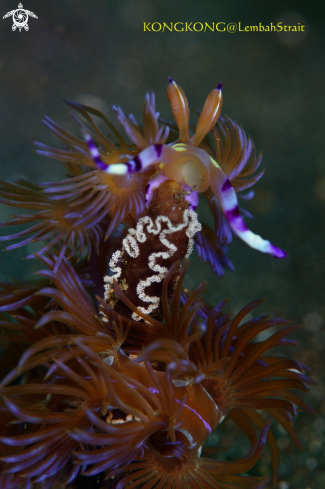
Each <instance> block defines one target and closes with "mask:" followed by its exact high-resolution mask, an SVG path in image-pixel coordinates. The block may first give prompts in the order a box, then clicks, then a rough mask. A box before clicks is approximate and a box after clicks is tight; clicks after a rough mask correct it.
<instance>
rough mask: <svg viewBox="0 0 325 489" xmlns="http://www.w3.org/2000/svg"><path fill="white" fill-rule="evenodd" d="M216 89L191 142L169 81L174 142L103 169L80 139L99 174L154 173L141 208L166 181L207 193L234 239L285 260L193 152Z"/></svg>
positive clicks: (207, 159) (215, 104) (221, 177)
mask: <svg viewBox="0 0 325 489" xmlns="http://www.w3.org/2000/svg"><path fill="white" fill-rule="evenodd" d="M221 86H222V85H221V84H219V85H218V87H217V88H216V89H214V90H212V92H210V94H209V95H208V98H207V100H206V102H205V105H204V107H203V110H202V112H201V114H200V116H199V120H198V123H197V126H196V131H195V133H194V134H193V135H192V137H189V130H188V127H189V108H188V103H187V99H186V97H185V94H184V92H183V90H182V89H181V88H180V87H179V86H178V85H177V84H176V83H175V82H174V81H173V80H171V79H170V80H169V84H168V87H167V95H168V98H169V101H170V103H171V108H172V111H173V115H174V117H175V120H176V123H177V126H178V129H179V138H178V140H177V141H176V142H173V143H171V144H169V145H168V144H152V145H150V146H148V147H146V148H145V149H143V150H142V151H141V152H140V153H139V154H137V155H136V156H135V157H133V158H132V157H130V156H129V159H128V160H127V161H125V162H122V163H121V162H116V163H115V164H114V163H113V164H107V163H105V162H104V161H103V160H102V159H101V156H100V153H99V150H98V149H97V147H96V145H95V144H94V142H93V140H92V138H91V136H90V135H89V134H88V133H86V134H85V139H86V142H87V144H88V147H89V150H90V154H91V157H92V159H93V161H94V163H95V164H96V166H97V167H98V168H99V169H100V170H101V171H103V172H105V173H107V174H110V175H131V174H134V173H138V172H144V171H147V170H148V169H149V168H152V169H154V170H155V173H154V174H153V176H152V177H151V178H150V180H149V182H148V185H147V190H146V195H147V204H148V203H150V198H151V195H152V189H155V188H157V186H159V185H160V184H161V183H162V182H163V181H166V180H174V181H176V182H178V183H179V184H182V185H184V186H185V188H190V189H191V190H192V191H194V192H199V193H203V192H206V191H207V190H208V189H209V188H211V191H212V193H213V195H214V198H216V199H217V200H218V202H219V204H220V207H221V209H222V211H223V214H224V216H225V217H226V219H227V221H228V223H229V225H230V227H231V229H232V231H233V232H234V233H235V234H236V235H237V236H239V237H240V238H241V239H242V240H243V241H245V242H246V243H247V244H248V245H249V246H251V247H252V248H255V249H257V250H259V251H261V252H263V253H270V254H271V255H273V256H275V257H276V258H284V257H285V256H286V253H285V252H284V251H282V250H281V249H280V248H278V247H276V246H274V245H273V244H272V243H270V241H267V240H265V239H263V238H261V236H258V235H256V234H254V233H253V232H252V231H250V230H249V229H248V227H247V226H246V224H245V222H244V220H243V218H242V217H241V214H240V211H239V207H238V200H237V196H236V192H235V189H234V187H233V185H232V184H231V182H230V180H229V178H228V176H227V175H226V173H225V172H224V171H223V170H222V168H221V167H220V166H219V164H218V163H217V161H215V159H214V158H212V156H211V155H210V154H208V152H207V151H205V150H204V149H202V148H200V147H198V146H199V145H200V143H201V142H202V140H203V139H204V137H205V136H206V134H207V133H208V132H209V131H210V130H211V129H212V128H213V127H214V126H215V124H216V122H217V120H218V118H219V115H220V112H221V106H222V92H221ZM116 111H118V109H116Z"/></svg>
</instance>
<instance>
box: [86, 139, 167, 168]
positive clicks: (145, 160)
mask: <svg viewBox="0 0 325 489" xmlns="http://www.w3.org/2000/svg"><path fill="white" fill-rule="evenodd" d="M85 140H86V143H87V145H88V148H89V152H90V156H91V158H92V160H93V162H94V163H95V165H96V166H97V168H98V169H99V170H101V171H103V172H105V173H108V174H110V175H128V174H130V173H136V172H139V171H141V170H144V169H147V168H148V167H149V166H152V165H154V164H156V163H159V162H160V161H161V160H162V158H161V157H162V153H163V149H164V145H163V144H154V145H152V146H149V147H148V148H146V149H144V150H143V151H141V153H139V154H138V155H137V156H135V157H134V158H133V159H132V160H129V161H127V162H126V163H114V164H109V165H107V164H106V163H104V161H103V160H102V159H101V157H100V153H99V151H98V148H97V146H96V145H95V143H94V141H93V139H92V138H91V136H90V135H89V134H87V133H85Z"/></svg>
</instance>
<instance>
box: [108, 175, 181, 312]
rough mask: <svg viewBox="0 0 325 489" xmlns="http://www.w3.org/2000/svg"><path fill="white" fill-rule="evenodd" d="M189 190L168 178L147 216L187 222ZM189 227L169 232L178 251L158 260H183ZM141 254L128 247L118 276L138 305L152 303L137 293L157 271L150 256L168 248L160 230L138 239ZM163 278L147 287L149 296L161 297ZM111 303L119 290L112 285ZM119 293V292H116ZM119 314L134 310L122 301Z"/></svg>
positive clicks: (168, 262) (169, 263) (174, 279)
mask: <svg viewBox="0 0 325 489" xmlns="http://www.w3.org/2000/svg"><path fill="white" fill-rule="evenodd" d="M188 194H189V192H187V191H186V190H184V188H182V187H181V185H179V184H178V183H177V182H174V181H172V180H168V181H167V182H165V183H163V184H162V185H160V186H159V187H158V189H157V190H156V191H155V193H154V196H153V199H152V202H151V204H150V206H149V209H148V212H147V214H146V215H147V216H148V217H149V218H151V220H152V222H153V223H155V222H156V219H157V218H158V217H159V216H167V217H168V218H169V220H170V222H171V223H172V225H173V226H174V227H176V226H178V225H179V224H181V223H182V222H183V219H184V217H183V216H184V211H185V210H186V209H188V207H189V202H188V201H187V200H186V197H187V196H188ZM164 229H167V225H166V223H163V224H162V230H164ZM186 231H187V227H186V226H185V227H183V229H181V230H180V231H176V232H173V233H172V234H168V241H169V242H170V243H172V244H173V245H174V246H175V247H176V251H175V252H174V253H173V254H172V256H170V258H167V259H162V258H160V257H159V258H157V264H158V265H161V266H163V267H166V268H167V269H168V270H169V269H170V268H171V266H172V265H173V264H174V263H175V262H176V261H179V260H182V259H183V258H184V257H185V255H186V254H187V250H188V244H189V238H188V236H187V234H186ZM138 245H139V255H138V256H137V257H136V258H133V257H131V256H130V255H128V254H127V253H126V252H125V251H124V253H123V256H122V260H121V263H120V266H121V269H122V272H121V276H120V278H119V280H118V282H119V284H120V286H121V288H122V290H123V291H124V293H125V295H126V296H127V297H128V298H129V299H130V300H131V301H132V303H133V304H135V305H136V306H137V307H139V306H143V307H147V306H148V304H147V303H146V302H144V301H142V300H141V299H140V298H139V297H138V294H137V284H138V283H139V282H140V281H141V280H146V279H147V278H148V276H152V275H155V272H154V271H153V270H152V269H150V268H149V265H148V260H149V256H150V255H151V254H152V253H160V252H168V248H167V247H166V246H165V245H164V244H163V243H162V242H161V241H160V240H159V239H157V234H153V233H146V241H145V242H144V243H138ZM178 275H179V273H178V272H176V273H175V274H174V276H173V277H172V279H171V281H170V284H169V292H168V295H169V296H171V295H172V294H171V291H172V289H173V287H174V286H175V284H176V282H177V278H178ZM162 287H163V281H160V282H153V283H151V285H149V286H148V287H147V288H146V294H147V295H149V296H157V297H161V295H162ZM111 290H112V292H111V296H110V299H111V303H112V302H114V296H115V293H114V291H113V289H111ZM115 297H116V296H115ZM114 309H115V311H116V312H117V313H118V314H121V315H123V316H125V317H130V316H131V314H132V311H130V309H129V308H128V307H127V306H126V305H125V304H124V303H123V302H122V301H120V300H119V301H118V302H117V303H116V304H115V307H114ZM154 316H155V317H156V318H159V319H161V318H162V311H161V307H158V309H157V310H156V311H155V313H154Z"/></svg>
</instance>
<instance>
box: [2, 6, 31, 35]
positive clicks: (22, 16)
mask: <svg viewBox="0 0 325 489" xmlns="http://www.w3.org/2000/svg"><path fill="white" fill-rule="evenodd" d="M29 15H30V16H31V17H34V19H38V17H37V15H35V14H34V12H31V11H30V10H25V9H23V4H22V3H20V4H19V5H18V8H17V9H16V10H11V12H7V13H6V15H4V16H3V19H7V18H8V17H11V16H12V21H13V25H12V30H13V31H15V30H16V29H19V32H21V30H22V28H24V29H25V31H28V30H29V25H28V16H29Z"/></svg>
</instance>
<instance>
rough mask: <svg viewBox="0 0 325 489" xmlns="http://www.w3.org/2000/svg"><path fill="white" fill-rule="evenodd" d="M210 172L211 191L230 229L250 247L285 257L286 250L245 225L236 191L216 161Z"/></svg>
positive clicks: (278, 256) (276, 256) (277, 256)
mask: <svg viewBox="0 0 325 489" xmlns="http://www.w3.org/2000/svg"><path fill="white" fill-rule="evenodd" d="M212 168H213V170H212V172H211V182H210V183H211V188H212V190H213V193H214V194H215V196H216V197H217V198H218V200H219V202H220V205H221V208H222V210H223V212H224V214H225V216H226V218H227V221H228V222H229V225H230V227H231V229H232V230H233V231H234V233H235V234H237V236H239V237H240V238H241V239H242V240H243V241H245V243H247V244H248V245H249V246H251V247H252V248H254V249H256V250H259V251H261V252H262V253H269V254H271V255H273V256H274V257H275V258H285V257H286V252H285V251H283V250H281V249H280V248H278V247H276V246H274V245H273V244H272V243H270V241H267V240H265V239H263V238H262V237H261V236H259V235H258V234H255V233H253V232H252V231H251V230H250V229H248V227H247V226H246V224H245V222H244V220H243V218H242V217H241V215H240V211H239V207H238V200H237V195H236V192H235V190H234V188H233V186H232V185H231V182H230V180H229V179H228V178H227V176H226V175H225V173H224V172H223V171H222V170H221V168H220V167H219V165H218V164H217V163H215V164H213V167H212Z"/></svg>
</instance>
